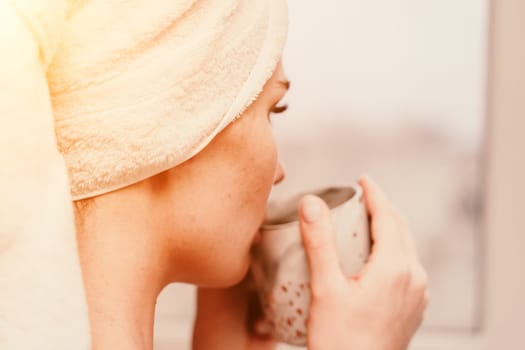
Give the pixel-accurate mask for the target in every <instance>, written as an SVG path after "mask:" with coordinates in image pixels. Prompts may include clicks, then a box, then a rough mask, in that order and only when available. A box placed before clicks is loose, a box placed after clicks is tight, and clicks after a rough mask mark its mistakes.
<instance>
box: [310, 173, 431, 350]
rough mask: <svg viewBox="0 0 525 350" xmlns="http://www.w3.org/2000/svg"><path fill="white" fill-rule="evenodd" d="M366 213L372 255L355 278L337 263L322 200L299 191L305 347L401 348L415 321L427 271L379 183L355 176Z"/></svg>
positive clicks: (421, 306) (315, 349)
mask: <svg viewBox="0 0 525 350" xmlns="http://www.w3.org/2000/svg"><path fill="white" fill-rule="evenodd" d="M360 185H361V186H362V188H363V191H364V195H365V200H366V205H367V208H368V212H369V213H370V215H371V220H372V221H371V234H372V240H373V246H372V254H371V255H370V257H369V259H368V261H367V263H366V264H365V266H364V268H363V269H362V271H361V273H360V274H359V275H357V276H351V277H350V276H345V275H344V274H343V273H342V271H341V268H340V265H339V262H338V257H337V252H336V247H335V235H334V229H333V227H332V223H331V220H330V212H329V209H328V207H327V206H326V204H324V202H323V201H321V200H320V199H319V198H317V197H314V196H306V197H305V198H303V200H302V201H301V204H300V214H301V215H300V217H301V219H300V220H301V231H302V236H303V242H304V244H305V248H306V253H307V256H308V260H309V265H310V271H311V292H312V302H311V306H310V314H309V320H308V349H309V350H322V349H332V350H338V349H367V350H402V349H406V348H407V347H408V344H409V342H410V339H411V338H412V336H413V334H414V333H415V331H416V330H417V328H418V327H419V326H420V324H421V322H422V320H423V312H424V310H425V308H426V305H427V303H428V294H427V276H426V273H425V271H424V270H423V268H422V266H421V264H420V263H419V260H418V257H417V254H416V250H415V246H414V242H413V240H412V237H411V232H410V229H409V227H408V224H407V222H406V221H405V220H404V219H403V218H402V217H401V216H400V215H399V214H398V213H397V212H396V211H395V209H394V208H393V207H392V205H391V204H390V202H389V201H388V199H387V198H386V196H385V195H384V194H383V192H382V191H381V189H380V188H379V187H378V186H377V185H376V184H375V183H374V182H373V181H372V180H370V179H369V178H366V177H365V178H362V179H361V180H360Z"/></svg>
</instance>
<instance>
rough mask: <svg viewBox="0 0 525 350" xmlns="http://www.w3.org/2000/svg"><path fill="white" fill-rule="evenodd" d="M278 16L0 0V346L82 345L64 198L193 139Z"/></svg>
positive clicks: (235, 2) (281, 24)
mask: <svg viewBox="0 0 525 350" xmlns="http://www.w3.org/2000/svg"><path fill="white" fill-rule="evenodd" d="M286 27H287V11H286V4H285V0H264V1H263V0H215V1H211V0H170V1H165V0H162V1H161V0H128V1H115V0H0V53H1V55H0V118H2V127H1V128H0V164H2V168H1V170H0V349H72V348H75V349H87V348H89V346H90V345H89V343H90V341H89V326H88V325H89V322H88V320H87V308H86V305H85V297H84V292H83V286H82V279H81V274H80V268H79V262H78V255H77V252H76V241H75V231H74V224H73V213H72V206H71V200H78V199H82V198H88V197H91V196H96V195H99V194H103V193H106V192H109V191H112V190H116V189H119V188H122V187H125V186H127V185H130V184H133V183H135V182H138V181H140V180H143V179H145V178H147V177H150V176H152V175H155V174H157V173H159V172H162V171H164V170H167V169H169V168H172V167H174V166H176V165H178V164H180V163H182V162H184V161H185V160H187V159H189V158H190V157H192V156H194V155H195V154H196V153H198V152H199V151H200V150H202V149H203V148H204V147H205V146H206V145H207V144H208V143H209V142H210V141H211V140H212V139H213V137H214V136H215V135H217V134H218V133H219V132H220V131H221V130H223V129H224V128H225V127H226V126H227V125H228V124H229V123H230V122H232V121H233V120H234V119H235V118H237V117H238V116H239V115H240V114H241V113H242V112H243V111H244V109H246V108H247V107H248V106H249V105H250V103H251V102H252V101H253V100H254V99H255V98H256V97H257V95H258V94H259V93H260V91H261V90H262V87H263V85H264V83H265V82H266V81H267V79H268V78H269V77H270V76H271V74H272V72H273V70H274V68H275V66H276V64H277V62H278V60H279V58H280V55H281V51H282V48H283V45H284V41H285V37H286V30H287V28H286ZM64 160H65V162H64ZM68 175H69V177H68Z"/></svg>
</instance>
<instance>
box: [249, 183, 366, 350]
mask: <svg viewBox="0 0 525 350" xmlns="http://www.w3.org/2000/svg"><path fill="white" fill-rule="evenodd" d="M308 193H313V194H315V195H317V196H319V197H320V198H321V199H323V200H324V201H325V202H326V203H327V205H328V207H329V208H330V211H331V214H332V218H333V222H334V227H335V230H336V243H337V251H338V255H339V260H340V263H341V267H342V270H343V272H344V273H345V274H346V275H348V276H352V275H355V274H356V273H358V272H359V271H360V269H361V268H362V267H363V265H364V263H365V262H366V259H367V258H368V256H369V254H370V233H369V223H368V214H367V211H366V207H365V204H364V201H363V191H362V189H361V187H360V186H359V185H353V186H350V187H330V188H325V189H321V190H318V191H313V192H308ZM305 194H306V193H303V194H299V195H296V196H294V197H292V198H290V199H289V200H286V201H282V202H273V203H271V204H270V205H269V206H268V214H267V219H266V220H265V223H264V224H263V225H262V226H261V228H260V235H261V237H260V239H259V240H258V242H257V243H256V244H254V246H253V248H252V263H251V272H252V275H253V277H254V280H255V284H256V286H257V290H258V293H259V296H260V300H261V305H262V308H263V311H264V314H265V317H266V318H267V320H268V321H269V324H270V325H271V328H272V334H273V337H274V338H275V339H277V340H278V341H282V342H285V343H288V344H292V345H298V346H301V345H305V344H306V334H307V329H306V328H307V327H306V324H307V322H306V321H307V318H308V311H309V305H310V278H309V267H308V261H307V258H306V253H305V251H304V247H303V244H302V239H301V233H300V229H299V221H298V213H297V207H298V204H299V201H300V199H301V198H302V197H303V196H304V195H305Z"/></svg>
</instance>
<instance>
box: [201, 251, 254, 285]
mask: <svg viewBox="0 0 525 350" xmlns="http://www.w3.org/2000/svg"><path fill="white" fill-rule="evenodd" d="M249 268H250V257H249V255H248V256H247V257H245V258H244V259H243V260H242V261H240V262H238V263H230V264H227V265H223V266H221V271H217V272H216V273H215V274H214V275H215V276H216V278H215V279H214V281H209V285H207V287H213V288H228V287H232V286H234V285H236V284H239V283H240V282H241V281H242V280H243V279H244V277H246V274H247V273H248V270H249Z"/></svg>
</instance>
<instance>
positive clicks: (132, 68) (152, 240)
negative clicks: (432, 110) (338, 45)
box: [0, 0, 427, 350]
mask: <svg viewBox="0 0 525 350" xmlns="http://www.w3.org/2000/svg"><path fill="white" fill-rule="evenodd" d="M57 4H58V5H57ZM60 4H62V5H60ZM32 5H33V6H29V5H28V4H27V2H24V1H14V2H13V4H11V5H5V4H2V6H3V7H2V11H0V13H2V16H3V18H4V19H7V20H9V21H7V22H3V23H8V25H10V26H11V27H12V28H13V29H14V30H13V31H12V32H11V33H9V32H8V33H7V34H4V33H3V35H4V36H5V37H4V38H2V39H3V40H2V42H3V43H4V44H5V42H9V39H10V35H11V36H12V37H16V38H17V39H18V40H22V43H23V44H24V45H20V47H17V48H16V50H13V49H12V48H10V50H9V51H10V52H12V51H16V52H15V53H16V54H14V55H10V56H8V58H7V60H9V59H11V60H12V61H11V62H8V63H12V67H15V66H16V65H15V62H16V61H17V60H20V57H23V58H24V60H25V61H24V63H25V65H26V66H25V67H24V68H25V69H24V72H18V73H19V74H20V75H19V76H22V77H23V78H24V79H20V78H19V79H20V80H21V81H22V82H25V81H29V82H31V84H26V85H23V84H22V85H21V87H16V88H13V87H11V86H9V84H7V83H5V82H6V79H5V78H6V77H7V76H9V72H8V71H7V70H2V79H0V80H3V85H4V86H5V87H6V91H8V93H9V91H10V92H11V94H10V95H9V94H8V93H4V94H5V95H3V97H4V98H3V99H2V103H3V104H4V105H7V106H9V107H8V112H9V113H17V115H21V116H22V118H18V122H17V123H12V124H11V131H10V132H9V133H5V135H2V136H5V137H6V138H7V137H11V139H12V140H13V142H15V144H18V145H20V147H19V148H20V153H19V154H20V156H19V157H21V158H22V159H23V165H20V163H22V162H20V161H18V160H17V159H11V166H10V167H9V169H10V170H9V171H10V172H13V173H14V174H15V175H17V174H18V175H20V174H22V175H23V176H24V177H23V178H20V179H19V180H18V182H17V183H16V186H12V189H10V190H9V192H8V193H9V195H8V196H5V197H4V198H3V202H2V204H3V205H4V204H5V205H6V207H7V205H11V204H12V203H16V200H15V199H16V198H19V197H20V196H21V195H24V194H25V193H27V192H28V190H27V189H28V188H29V189H30V190H32V191H29V192H30V193H31V195H32V196H34V198H33V204H34V207H32V206H30V205H29V206H27V205H26V206H22V207H15V208H14V210H13V209H11V211H12V212H13V213H15V215H14V216H13V217H14V219H11V220H12V221H14V222H15V224H13V225H11V226H8V227H11V228H12V231H7V232H8V233H11V232H12V233H14V234H13V235H11V236H8V238H9V239H11V240H12V241H13V242H10V243H9V244H10V245H9V246H8V245H6V246H7V247H8V249H6V250H5V251H6V252H7V253H6V252H4V253H2V254H3V255H4V256H7V257H9V254H11V262H10V268H11V269H13V266H15V267H16V266H22V267H24V268H26V267H27V266H28V265H29V266H31V268H35V266H38V268H39V269H41V270H42V273H44V272H45V273H47V275H46V276H48V277H49V276H53V279H51V280H48V282H49V281H52V282H51V283H48V284H51V285H52V286H55V288H53V287H51V288H49V287H48V288H47V289H46V288H45V287H43V286H42V284H43V283H42V280H39V279H36V278H34V275H32V277H26V278H16V276H11V278H10V279H8V282H7V283H12V285H13V286H14V287H16V288H15V289H14V290H16V293H17V294H16V295H15V296H13V295H10V297H11V302H13V298H15V300H16V303H15V305H17V306H18V307H15V308H11V310H7V311H5V310H6V309H8V308H7V307H6V306H5V305H2V307H3V308H2V309H0V311H1V312H3V315H4V319H5V320H7V321H11V320H22V321H23V322H25V324H26V330H30V332H28V333H29V335H30V338H31V337H33V339H36V340H33V341H31V340H27V339H22V337H21V336H20V337H17V335H16V334H15V333H13V334H14V335H10V336H9V337H7V338H6V339H7V340H6V341H4V343H5V344H7V346H6V348H9V347H8V346H9V345H13V344H17V346H18V347H11V348H24V347H23V346H22V347H21V346H20V344H22V343H24V344H26V345H27V344H32V345H34V344H37V343H38V341H40V342H39V343H38V344H39V345H40V346H39V348H41V347H42V344H46V345H47V344H51V345H49V346H50V348H51V346H53V348H55V349H56V348H70V347H71V346H72V344H75V345H77V346H78V344H79V343H80V347H81V348H83V347H86V346H88V343H89V342H86V340H85V338H83V337H84V335H85V333H86V331H87V329H86V324H85V322H84V321H83V317H84V312H85V310H84V309H83V306H82V303H81V300H83V297H84V296H83V294H82V292H81V291H80V290H79V289H78V286H79V283H78V279H77V277H76V276H77V274H76V270H75V267H65V266H66V265H68V264H72V265H74V266H76V265H75V263H76V254H74V247H73V246H71V240H72V239H74V238H75V235H68V234H67V233H68V232H70V231H68V230H69V229H70V222H71V221H70V219H71V216H70V215H68V214H67V213H68V210H67V206H66V205H65V204H64V203H65V199H64V198H65V197H64V196H61V195H60V194H61V193H64V191H63V190H60V188H64V186H63V185H64V184H63V181H64V180H65V177H64V176H62V175H61V172H60V169H61V164H60V159H59V158H58V157H57V153H56V149H55V148H54V147H51V145H53V146H54V140H53V138H52V137H50V136H49V135H50V134H49V133H45V132H44V131H49V127H50V126H51V127H52V126H53V125H52V124H50V123H48V124H46V127H47V129H45V128H43V129H45V130H38V132H39V134H38V137H37V141H35V142H34V143H32V142H29V143H27V144H25V143H21V142H20V139H19V138H17V137H16V133H13V130H14V131H16V130H20V125H19V124H20V123H21V122H20V120H21V121H26V120H31V118H36V117H42V115H48V116H51V115H52V118H53V119H54V130H55V133H56V137H57V144H58V149H59V150H60V152H61V153H62V155H63V156H64V159H65V162H66V165H67V169H68V171H69V183H70V191H71V194H72V199H73V200H74V204H75V205H74V207H75V218H76V241H77V242H78V256H79V261H80V267H81V271H82V277H83V287H84V289H85V298H86V301H87V307H88V314H89V325H90V339H91V340H90V341H91V347H92V348H93V349H151V348H152V346H153V345H152V344H153V319H154V309H155V302H156V298H157V296H158V294H159V293H160V291H161V290H162V289H163V288H164V287H165V286H166V285H167V284H169V283H172V282H186V283H193V284H195V285H197V286H198V287H199V291H198V310H197V317H196V320H195V328H194V338H193V347H194V349H272V348H275V343H274V342H273V341H272V340H271V339H267V338H265V337H264V322H263V321H261V320H254V322H248V319H251V320H253V319H254V318H257V317H258V315H257V314H254V313H253V312H254V311H253V305H252V303H251V301H252V298H251V297H250V294H249V293H248V291H247V290H246V288H245V283H243V282H242V280H243V278H244V276H245V275H246V272H247V268H248V263H249V248H250V246H251V243H252V242H253V240H254V239H255V233H256V231H257V228H258V226H259V225H260V223H261V221H262V219H263V216H264V210H265V204H266V200H267V198H268V195H269V192H270V188H271V186H272V184H273V183H277V182H279V181H280V180H282V178H283V177H284V173H283V170H282V167H281V166H280V165H279V164H278V162H277V151H276V147H275V143H274V141H273V136H272V131H271V127H270V123H269V115H270V114H271V113H272V112H276V113H277V112H281V111H283V110H284V109H285V108H284V107H283V106H281V105H280V104H279V101H280V100H281V99H282V98H283V96H284V94H285V93H286V90H287V89H288V87H289V83H288V80H287V78H286V76H285V74H284V72H283V69H282V66H281V64H280V61H279V57H280V55H281V50H282V45H283V43H284V37H285V33H286V9H285V6H284V2H283V1H281V0H268V1H251V0H244V1H243V0H231V1H205V0H200V1H180V2H177V1H175V2H159V3H155V4H152V3H151V2H146V1H140V0H137V1H129V2H115V3H108V2H107V1H96V0H92V1H85V2H70V3H65V2H61V1H54V2H51V1H50V2H48V3H47V4H45V5H42V2H35V3H34V4H32ZM115 14H118V15H115ZM35 18H36V19H35ZM58 19H61V21H62V22H60V21H59V20H58ZM58 22H60V23H62V25H60V26H58V27H57V25H56V23H58ZM13 33H14V34H13ZM15 34H16V35H15ZM28 67H29V68H30V69H29V71H28ZM44 74H45V76H46V80H44V79H43V76H44ZM15 85H16V84H15ZM28 85H31V86H33V87H34V86H36V87H37V88H33V89H32V90H29V89H28ZM46 85H48V86H49V93H48V91H47V88H46ZM17 88H18V89H19V90H16V89H17ZM14 91H15V92H17V93H14ZM20 93H23V96H24V97H25V98H26V99H27V98H30V99H31V101H33V100H34V101H35V103H34V104H29V105H28V104H24V103H22V102H21V101H20V98H19V97H17V96H19V94H20ZM5 96H10V98H11V99H12V101H14V102H12V101H9V98H6V97H5ZM46 96H47V99H46ZM17 99H18V100H17ZM46 101H50V102H51V103H52V111H51V109H50V106H49V103H47V102H46ZM51 113H52V114H51ZM33 120H35V119H33ZM25 126H26V127H27V124H26V125H25ZM12 135H15V136H12ZM42 145H45V146H46V147H42ZM43 154H44V155H45V157H42V155H43ZM49 169H52V170H53V171H54V173H52V174H53V180H55V181H51V180H49V177H46V176H45V174H47V173H49V171H50V170H49ZM17 172H18V173H17ZM34 179H37V180H38V181H37V180H34ZM56 179H58V180H56ZM48 180H49V181H48ZM46 181H47V182H46ZM3 183H7V182H5V181H4V182H3ZM33 183H34V185H33ZM49 183H51V185H50V184H49ZM360 183H361V185H362V186H363V188H364V192H365V197H366V202H367V206H368V209H369V211H370V214H371V217H372V234H373V239H374V246H373V252H372V256H371V257H370V259H369V261H368V263H367V265H366V267H365V268H364V270H363V271H362V273H361V275H360V276H358V277H354V278H352V279H348V278H346V277H345V276H343V274H342V273H341V271H340V269H339V266H338V263H337V256H336V253H335V247H334V242H333V230H332V227H331V224H330V218H329V214H328V209H327V208H326V205H325V204H324V203H322V202H321V201H320V200H319V199H318V198H316V197H312V196H307V197H305V198H304V199H303V201H302V202H301V205H300V214H301V215H300V217H301V229H302V235H303V241H304V243H305V247H306V250H307V255H308V258H309V262H310V266H311V273H312V284H311V286H312V295H313V300H312V305H311V312H310V315H309V323H308V330H309V338H308V347H309V349H354V348H355V349H385V350H386V349H389V350H390V349H405V348H406V347H407V345H408V343H409V341H410V338H411V337H412V335H413V333H414V332H415V330H416V329H417V328H418V326H419V324H420V322H421V320H422V314H423V311H424V308H425V306H426V302H427V301H426V277H425V274H424V272H423V269H422V268H421V265H420V264H419V262H418V259H417V256H416V252H415V249H414V246H413V243H412V239H411V237H410V231H409V229H408V226H407V225H406V223H405V221H404V220H403V219H401V218H400V217H399V215H398V214H397V213H396V211H395V210H394V209H393V208H392V206H391V205H390V204H389V202H388V200H387V199H386V197H385V196H384V195H383V194H382V192H381V190H380V189H379V188H378V186H377V185H376V184H375V183H374V182H373V181H371V180H370V179H368V178H363V179H361V181H360ZM53 186H54V187H53ZM55 187H56V188H55ZM42 188H45V190H42ZM49 188H52V189H53V191H50V190H49ZM61 191H62V192H61ZM24 203H25V202H24ZM46 207H47V208H50V209H49V210H47V211H46V212H45V213H44V214H41V215H45V217H46V218H48V219H47V220H48V221H45V220H43V221H41V222H37V224H36V225H34V224H32V223H27V222H26V221H27V220H26V221H24V215H23V214H26V215H28V214H30V215H37V217H38V214H39V209H40V210H41V209H42V208H46ZM57 213H62V214H63V215H61V216H60V215H58V214H57ZM50 214H52V215H50ZM6 222H8V223H9V220H6ZM56 222H58V223H60V224H61V225H62V226H59V227H58V228H59V230H57V231H58V232H59V233H55V234H49V232H50V231H49V230H47V229H46V227H47V228H49V227H54V228H56V227H57V224H56ZM42 223H43V224H44V225H47V226H44V229H42V226H40V225H38V224H42ZM13 227H14V228H13ZM42 231H46V235H45V237H46V238H47V239H49V240H50V241H51V242H52V244H49V245H38V244H37V243H35V242H41V240H36V241H35V238H34V237H36V236H38V237H40V236H42V235H35V232H42ZM53 232H54V231H53ZM17 235H18V236H17ZM19 237H22V238H23V239H21V238H19ZM28 242H29V243H28ZM56 247H59V248H58V249H57V248H56ZM72 248H73V249H72ZM61 249H63V250H64V251H66V252H68V253H67V254H62V255H60V256H58V255H53V254H52V253H53V252H58V251H61ZM13 252H15V253H16V252H17V254H18V255H17V254H15V253H13ZM20 252H24V253H27V254H25V256H26V257H27V256H31V258H30V259H25V260H23V259H21V258H20V256H21V255H20ZM35 257H36V258H35ZM42 257H45V259H43V258H42ZM0 265H1V263H0ZM4 266H5V265H4ZM30 270H31V269H30ZM49 271H51V272H54V273H53V274H52V273H50V272H49ZM28 280H29V282H28ZM56 286H61V288H56ZM28 287H29V288H31V287H33V288H37V289H36V290H39V291H40V292H39V294H40V295H39V297H40V303H39V305H40V304H42V303H44V306H43V307H42V306H40V309H38V310H37V311H38V312H35V311H34V309H33V314H30V313H29V312H28V311H27V308H24V305H23V304H24V303H26V302H28V301H31V298H30V296H28V295H25V294H23V291H24V290H27V288H28ZM33 290H35V289H33ZM20 295H22V297H20ZM8 296H9V295H8ZM57 296H58V297H57ZM2 297H3V295H2ZM2 299H4V298H2ZM63 300H65V301H66V302H65V303H64V304H63V306H64V309H65V313H61V310H60V308H59V307H56V306H55V305H57V304H58V303H60V302H61V301H63ZM53 303H54V304H53ZM58 305H60V304H58ZM46 310H53V311H52V315H51V316H47V317H48V320H47V324H45V325H40V327H37V329H36V331H34V330H33V329H32V328H31V327H34V325H35V324H36V323H37V321H34V320H39V321H40V322H42V323H46V321H45V320H46V314H45V311H46ZM20 315H22V316H20ZM24 315H25V318H24ZM65 318H68V322H69V323H71V324H72V325H70V326H68V327H69V329H70V331H71V334H70V336H69V337H61V336H62V335H61V334H60V332H57V331H56V328H57V327H59V326H60V327H62V326H64V324H66V323H67V322H63V320H64V319H65ZM46 326H47V327H46ZM11 328H12V329H15V328H16V327H15V326H12V327H11ZM44 329H45V332H44V331H43V330H44ZM62 333H64V332H62ZM26 338H27V334H26ZM0 339H1V338H0ZM43 340H44V341H45V342H44V343H43V342H42V341H43ZM1 345H4V344H1ZM28 347H29V345H28ZM2 348H4V347H2Z"/></svg>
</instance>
